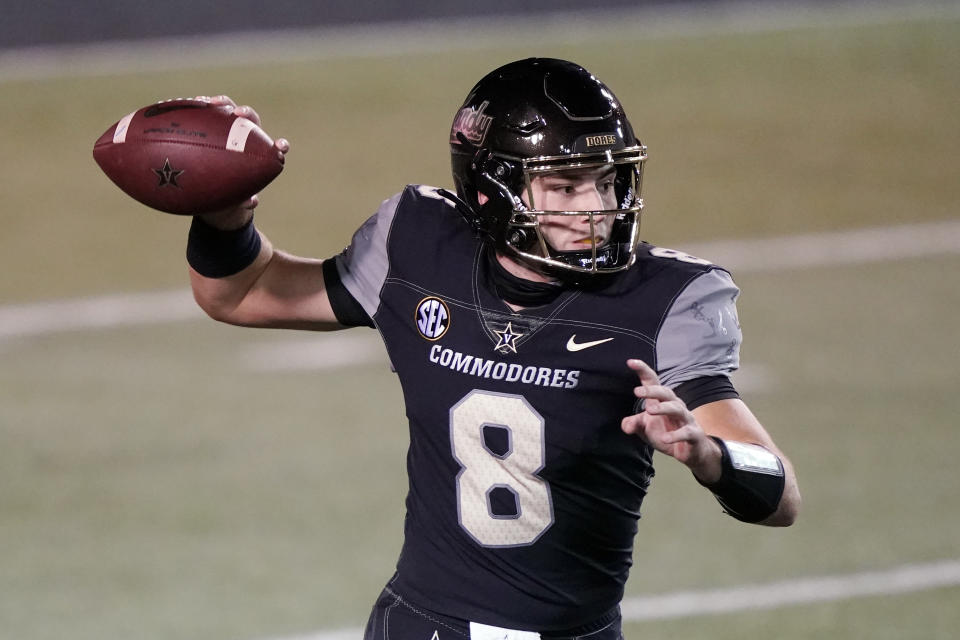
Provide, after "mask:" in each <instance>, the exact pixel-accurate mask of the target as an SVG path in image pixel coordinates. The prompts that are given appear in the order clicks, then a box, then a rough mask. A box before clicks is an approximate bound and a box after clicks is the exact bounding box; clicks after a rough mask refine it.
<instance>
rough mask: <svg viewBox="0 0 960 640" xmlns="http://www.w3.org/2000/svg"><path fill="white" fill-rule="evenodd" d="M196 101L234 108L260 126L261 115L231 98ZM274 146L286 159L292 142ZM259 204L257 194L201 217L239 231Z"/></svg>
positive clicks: (279, 139)
mask: <svg viewBox="0 0 960 640" xmlns="http://www.w3.org/2000/svg"><path fill="white" fill-rule="evenodd" d="M195 99H196V100H203V101H204V102H209V103H210V104H212V105H216V106H223V105H229V106H231V107H233V113H234V115H236V116H238V117H240V118H246V119H247V120H250V121H251V122H253V123H254V124H256V125H257V126H260V114H259V113H257V111H256V110H255V109H254V108H253V107H251V106H249V105H237V103H236V102H235V101H234V100H233V98H231V97H230V96H226V95H219V96H213V97H211V96H197V97H196V98H195ZM273 146H274V148H276V149H277V151H279V152H280V153H282V154H283V155H284V157H286V155H287V153H288V152H289V151H290V142H289V141H288V140H287V139H286V138H277V139H276V140H274V141H273ZM258 204H260V199H259V198H258V197H257V195H256V194H254V195H253V196H251V197H249V198H247V199H246V200H244V201H243V202H238V203H237V204H236V205H234V206H232V207H228V208H226V209H222V210H220V211H214V212H211V213H205V214H203V215H201V216H199V217H200V218H202V219H203V221H204V222H206V223H207V224H209V225H210V226H213V227H216V228H218V229H225V230H226V229H238V228H240V227H242V226H243V225H245V224H246V223H247V221H248V220H250V218H251V217H252V216H253V210H254V209H256V208H257V205H258Z"/></svg>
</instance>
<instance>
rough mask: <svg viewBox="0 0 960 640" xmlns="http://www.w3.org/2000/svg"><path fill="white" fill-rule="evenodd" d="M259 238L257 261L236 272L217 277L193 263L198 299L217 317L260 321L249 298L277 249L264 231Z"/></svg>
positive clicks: (238, 321)
mask: <svg viewBox="0 0 960 640" xmlns="http://www.w3.org/2000/svg"><path fill="white" fill-rule="evenodd" d="M259 242H260V246H259V251H258V252H257V254H256V256H255V257H254V259H253V261H252V262H251V263H250V264H249V265H247V266H245V267H244V268H242V269H241V270H240V271H238V272H236V273H233V274H230V275H227V276H219V277H214V276H212V275H211V274H210V272H209V271H207V272H206V274H204V273H201V272H200V271H198V270H197V269H196V268H195V267H194V266H193V265H191V268H190V285H191V287H192V289H193V297H194V300H196V302H197V304H198V305H199V306H200V308H201V309H203V310H204V311H205V312H206V313H207V315H209V316H210V317H211V318H213V319H214V320H219V321H220V322H226V323H229V324H237V325H250V326H254V325H258V324H260V322H259V321H258V318H257V316H256V314H254V313H251V312H250V309H249V307H250V306H251V305H250V304H249V303H248V299H249V298H250V297H251V292H252V291H253V290H254V288H255V286H256V284H257V282H258V281H259V280H260V279H261V278H262V277H263V276H264V274H265V272H266V270H267V269H268V268H269V265H270V262H271V260H272V258H273V254H274V250H273V246H272V245H271V244H270V241H269V240H267V238H266V237H264V236H262V235H260V236H259ZM202 270H203V269H201V271H202Z"/></svg>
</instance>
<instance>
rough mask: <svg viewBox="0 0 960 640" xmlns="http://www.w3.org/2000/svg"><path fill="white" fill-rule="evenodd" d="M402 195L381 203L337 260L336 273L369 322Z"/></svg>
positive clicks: (386, 266) (384, 274) (384, 272)
mask: <svg viewBox="0 0 960 640" xmlns="http://www.w3.org/2000/svg"><path fill="white" fill-rule="evenodd" d="M402 196H403V193H402V192H401V193H398V194H396V195H395V196H393V197H392V198H389V199H387V200H384V201H383V203H381V205H380V208H379V209H378V210H377V212H376V213H374V214H373V215H372V216H370V217H369V218H367V220H366V221H365V222H364V223H363V224H362V225H360V228H359V229H357V231H356V232H355V233H354V234H353V238H352V239H351V240H350V245H349V246H348V247H347V248H346V250H345V251H344V252H343V253H341V254H340V255H339V256H337V258H336V260H337V270H338V271H339V272H340V279H341V281H342V282H343V285H344V286H345V287H346V288H347V290H348V291H349V292H350V293H351V295H353V297H354V298H356V299H357V302H359V303H360V305H361V306H362V307H363V310H364V311H366V312H367V315H368V316H370V317H371V318H372V317H374V315H375V314H376V313H377V309H378V307H379V306H380V290H381V289H382V288H383V283H384V281H386V279H387V271H388V269H389V267H390V264H389V261H388V258H387V237H388V236H389V234H390V227H391V225H392V224H393V218H394V216H395V215H396V213H397V206H398V205H399V204H400V199H401V197H402Z"/></svg>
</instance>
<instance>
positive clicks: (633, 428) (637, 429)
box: [620, 413, 643, 436]
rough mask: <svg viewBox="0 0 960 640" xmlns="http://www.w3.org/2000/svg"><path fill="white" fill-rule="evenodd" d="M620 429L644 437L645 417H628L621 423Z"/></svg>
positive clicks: (639, 415) (637, 415) (638, 415)
mask: <svg viewBox="0 0 960 640" xmlns="http://www.w3.org/2000/svg"><path fill="white" fill-rule="evenodd" d="M620 429H622V430H623V432H624V433H627V434H630V435H640V436H642V435H643V416H642V415H641V414H639V413H638V414H634V415H632V416H627V417H626V418H624V419H623V420H621V421H620Z"/></svg>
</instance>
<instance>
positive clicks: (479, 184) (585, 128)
mask: <svg viewBox="0 0 960 640" xmlns="http://www.w3.org/2000/svg"><path fill="white" fill-rule="evenodd" d="M450 150H451V163H452V168H453V180H454V184H455V185H456V189H457V194H458V196H459V197H460V199H461V200H463V201H464V202H465V203H466V205H467V207H466V208H467V209H468V211H467V212H465V213H466V215H467V216H468V218H469V220H470V222H471V224H473V225H474V226H475V227H476V228H477V229H478V230H479V231H481V232H482V233H485V234H487V235H488V236H490V237H491V238H492V239H493V240H494V242H495V243H496V245H497V248H498V249H499V250H500V251H503V252H505V253H507V254H508V255H509V254H512V255H514V256H517V257H519V258H520V259H522V260H524V261H525V262H527V263H528V264H531V265H532V266H534V267H537V268H539V269H540V270H542V271H548V272H552V271H557V272H561V273H562V272H564V271H566V272H569V271H574V272H578V273H605V272H614V271H620V270H622V269H626V268H627V267H629V266H630V265H631V264H633V261H634V257H635V253H636V249H637V244H638V242H639V233H640V212H641V210H642V209H643V201H642V200H641V198H640V189H641V184H642V176H643V162H644V161H645V160H646V159H647V156H646V147H644V146H643V145H642V144H641V143H640V142H639V141H638V140H637V139H636V137H635V136H634V133H633V128H632V127H631V126H630V122H629V121H628V120H627V117H626V114H625V113H624V112H623V109H622V108H621V106H620V103H619V101H618V100H617V98H616V96H614V95H613V92H612V91H610V89H608V88H607V87H606V85H604V84H603V83H602V82H600V81H599V80H597V79H596V78H595V77H594V76H593V75H591V74H590V72H588V71H587V70H585V69H583V68H582V67H580V66H578V65H576V64H573V63H571V62H567V61H564V60H554V59H548V58H530V59H527V60H520V61H517V62H512V63H510V64H507V65H505V66H503V67H500V68H499V69H496V70H494V71H492V72H491V73H489V74H488V75H487V76H486V77H484V78H483V79H482V80H480V82H478V83H477V85H476V86H475V87H474V88H473V89H472V90H471V91H470V93H469V95H468V96H467V99H466V100H465V101H464V103H463V106H462V107H461V108H460V110H459V111H458V112H457V114H456V116H455V117H454V120H453V126H452V128H451V130H450ZM601 167H610V168H612V169H613V170H615V172H616V173H615V183H614V186H615V193H616V196H617V206H618V208H616V209H605V210H597V211H546V210H543V209H540V208H538V204H537V203H536V202H533V201H532V191H531V189H530V184H531V181H532V180H533V179H534V178H535V177H536V176H539V175H561V176H562V175H563V174H564V172H583V171H589V170H595V169H598V168H601ZM479 193H482V194H483V195H484V196H485V197H486V200H485V201H484V202H483V204H481V198H479V197H478V194H479ZM545 214H546V215H563V216H589V220H590V225H591V231H593V230H599V229H601V228H602V229H607V228H609V229H610V232H609V235H608V236H606V237H604V235H603V234H601V233H599V232H597V233H591V236H592V237H593V240H592V241H591V243H590V244H591V246H589V248H585V249H583V250H577V251H558V250H556V249H554V248H553V247H552V246H550V243H549V242H548V241H547V239H546V238H545V237H544V234H543V233H542V231H541V228H540V223H539V220H540V219H539V216H541V215H545ZM610 219H612V220H613V223H612V224H606V222H608V221H609V220H610Z"/></svg>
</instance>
